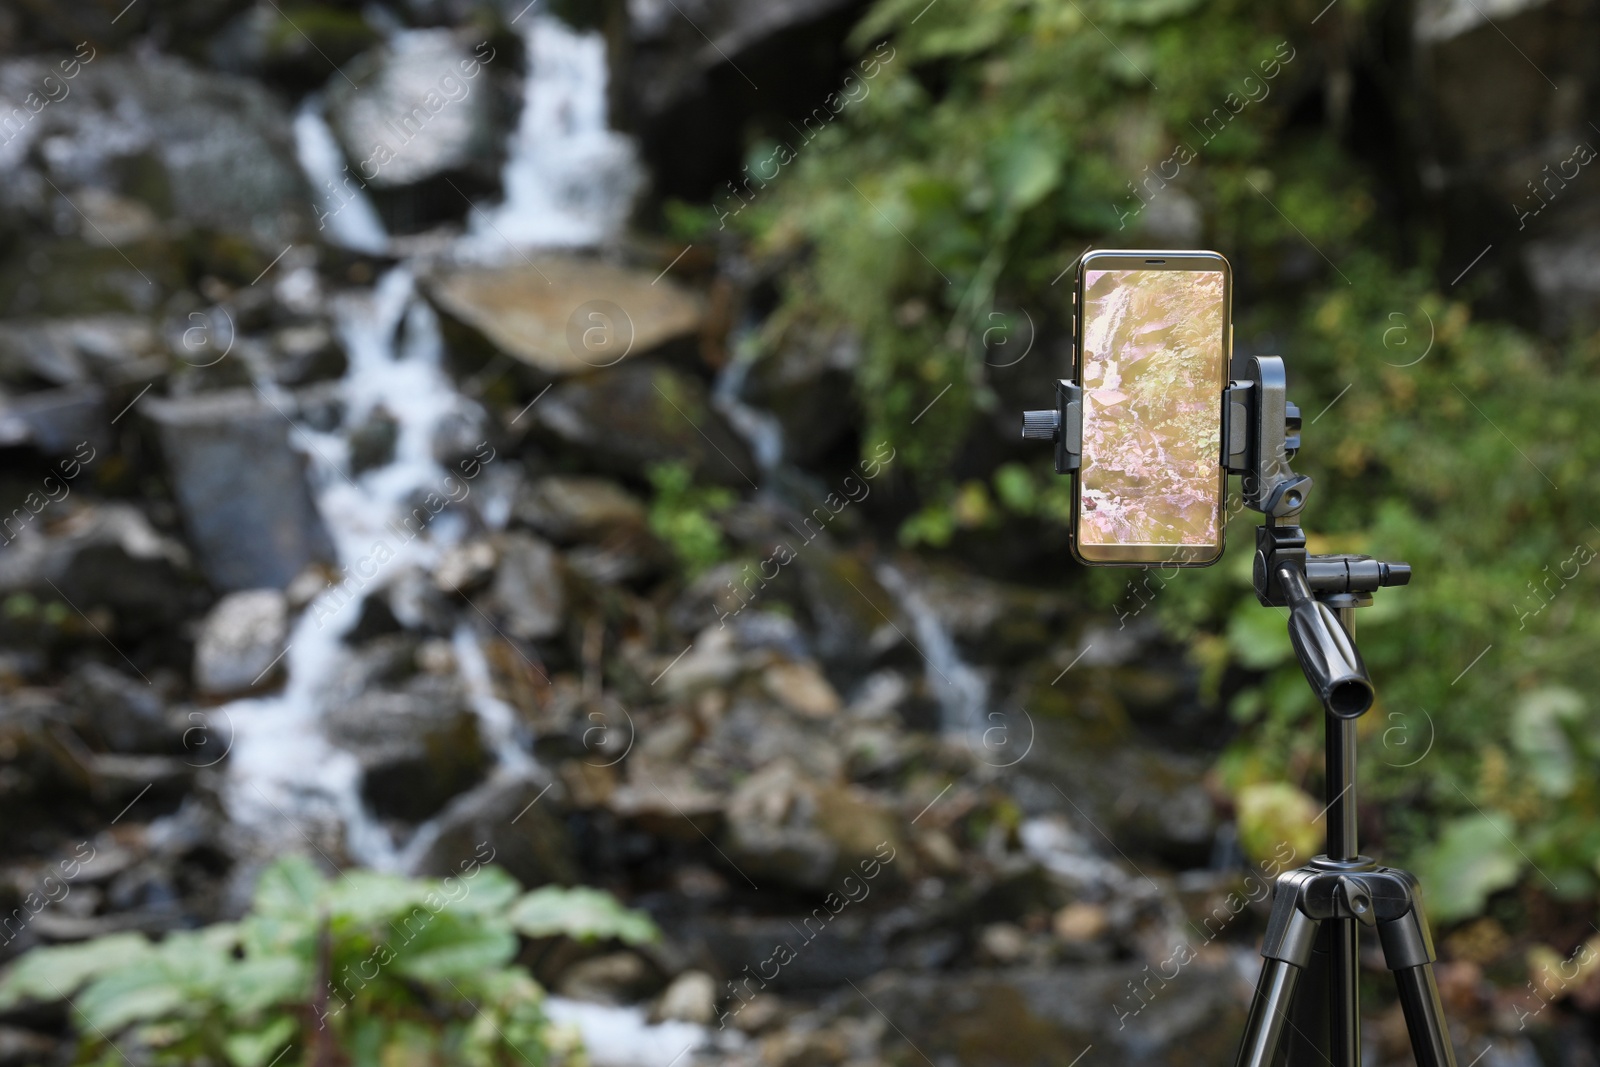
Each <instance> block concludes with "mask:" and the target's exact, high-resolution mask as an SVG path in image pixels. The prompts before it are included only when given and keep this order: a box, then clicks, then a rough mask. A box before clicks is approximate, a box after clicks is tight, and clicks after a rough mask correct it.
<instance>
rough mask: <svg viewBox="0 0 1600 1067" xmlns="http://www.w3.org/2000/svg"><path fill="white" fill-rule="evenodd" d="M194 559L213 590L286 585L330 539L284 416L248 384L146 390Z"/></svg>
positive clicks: (326, 550) (146, 408)
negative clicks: (195, 391)
mask: <svg viewBox="0 0 1600 1067" xmlns="http://www.w3.org/2000/svg"><path fill="white" fill-rule="evenodd" d="M140 408H141V410H142V411H143V412H144V413H145V415H146V416H147V417H148V418H149V419H150V420H151V421H152V422H153V423H154V424H155V426H156V429H157V431H158V433H159V435H160V438H161V446H162V450H163V451H164V452H165V454H166V458H167V468H168V471H169V472H170V475H171V479H172V488H173V494H174V495H175V496H176V497H177V498H178V507H179V509H180V510H181V511H182V512H183V518H184V523H185V525H186V526H187V527H188V530H189V535H190V539H191V541H192V542H193V544H194V546H195V549H196V552H197V553H198V555H199V557H200V568H201V570H202V571H204V572H205V576H206V578H207V579H209V580H210V582H211V584H212V585H214V586H216V587H217V588H218V589H222V590H226V591H230V592H231V591H236V590H240V589H263V588H274V589H282V588H284V587H285V586H287V585H288V584H289V581H290V580H291V579H292V578H294V576H295V575H296V574H298V573H300V571H301V570H302V569H303V568H304V567H305V566H306V564H308V563H311V562H313V561H316V560H327V559H329V558H330V557H331V556H332V554H333V550H332V546H331V544H330V542H329V540H328V534H327V531H326V530H325V529H324V528H323V525H322V520H321V518H320V516H319V515H318V514H317V510H316V508H315V506H314V505H313V504H312V502H311V494H310V492H309V490H308V488H307V486H306V479H305V470H304V464H303V462H302V460H301V457H300V456H299V455H298V454H296V453H295V451H294V449H293V448H291V447H290V443H289V430H290V422H289V419H288V418H287V416H286V415H285V414H284V413H283V412H281V411H279V410H276V409H274V408H273V407H272V406H271V405H269V404H265V403H263V402H262V401H261V400H260V399H259V398H258V397H257V396H256V394H255V393H254V392H251V391H249V390H242V389H241V390H226V391H222V392H217V393H205V394H201V395H198V396H191V397H184V398H181V399H171V400H161V399H156V398H153V397H152V398H147V399H146V400H145V401H144V403H143V404H141V405H140Z"/></svg>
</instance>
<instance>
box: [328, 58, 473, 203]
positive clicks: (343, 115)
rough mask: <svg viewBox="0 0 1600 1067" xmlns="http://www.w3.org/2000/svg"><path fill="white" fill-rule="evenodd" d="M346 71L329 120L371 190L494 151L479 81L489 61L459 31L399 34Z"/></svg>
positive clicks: (336, 83)
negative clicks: (461, 37) (473, 48)
mask: <svg viewBox="0 0 1600 1067" xmlns="http://www.w3.org/2000/svg"><path fill="white" fill-rule="evenodd" d="M490 51H491V52H492V50H490ZM469 71H470V72H471V73H470V74H469V73H468V72H469ZM345 73H346V74H347V75H348V76H349V80H348V81H346V80H344V79H341V78H335V79H333V81H332V82H331V83H330V84H329V86H328V120H329V125H330V126H332V128H333V132H334V134H335V136H337V137H338V139H339V144H340V147H342V148H343V149H344V152H345V156H346V158H347V159H349V160H350V163H351V165H352V166H353V167H358V168H360V170H359V173H360V176H361V179H362V180H363V181H365V182H366V183H367V184H368V185H370V186H372V187H373V188H377V189H392V188H396V187H398V186H402V185H411V184H414V183H416V182H420V181H423V180H425V179H427V178H433V177H437V176H438V175H440V174H445V173H448V172H451V171H457V170H462V169H465V168H467V167H468V166H469V165H471V164H472V163H473V161H474V160H475V159H479V158H482V157H484V156H487V155H491V154H492V152H493V150H494V147H495V141H496V137H495V131H494V128H493V126H492V107H491V102H490V99H489V94H488V93H486V92H482V91H480V88H479V86H478V85H477V84H476V82H477V80H478V78H479V76H480V75H481V74H482V73H483V64H482V62H481V60H480V59H479V58H477V57H475V56H474V55H473V52H472V49H471V48H470V47H469V46H468V45H467V44H466V43H465V42H464V41H463V40H462V39H460V38H459V37H458V36H457V34H455V33H454V32H453V31H451V30H448V29H428V30H408V31H405V32H402V33H398V34H395V35H394V36H393V37H391V38H390V39H389V40H388V41H386V42H385V43H384V44H382V45H380V46H379V47H377V48H375V49H373V50H372V51H370V52H365V53H363V54H361V55H359V56H357V57H356V58H355V59H353V60H351V62H350V63H349V64H347V65H346V67H345Z"/></svg>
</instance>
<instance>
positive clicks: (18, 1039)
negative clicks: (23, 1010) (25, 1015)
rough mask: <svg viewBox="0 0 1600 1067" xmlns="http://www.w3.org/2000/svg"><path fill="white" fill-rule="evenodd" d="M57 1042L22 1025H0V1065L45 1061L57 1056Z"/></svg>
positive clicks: (13, 1066) (21, 1065) (8, 1066)
mask: <svg viewBox="0 0 1600 1067" xmlns="http://www.w3.org/2000/svg"><path fill="white" fill-rule="evenodd" d="M56 1048H57V1046H56V1042H55V1040H54V1039H52V1038H50V1037H46V1036H45V1035H44V1034H40V1033H35V1032H34V1031H32V1030H24V1029H23V1028H22V1027H20V1026H0V1067H24V1065H25V1064H30V1063H45V1062H48V1061H49V1060H52V1059H54V1058H55V1056H56Z"/></svg>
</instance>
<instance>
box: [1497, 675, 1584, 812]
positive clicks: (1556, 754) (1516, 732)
mask: <svg viewBox="0 0 1600 1067" xmlns="http://www.w3.org/2000/svg"><path fill="white" fill-rule="evenodd" d="M1583 712H1584V704H1583V697H1582V696H1580V695H1579V694H1578V693H1577V692H1576V691H1574V690H1571V689H1568V688H1566V687H1564V686H1546V687H1544V688H1542V689H1535V690H1534V691H1533V692H1531V693H1528V694H1527V695H1525V696H1524V697H1523V698H1522V699H1521V700H1519V701H1517V706H1516V707H1515V708H1514V709H1512V712H1511V743H1512V744H1513V745H1514V746H1516V749H1517V751H1518V752H1519V753H1520V754H1521V755H1522V757H1523V759H1525V760H1527V763H1528V770H1529V772H1530V773H1531V774H1532V776H1533V781H1534V784H1535V785H1537V786H1538V787H1539V791H1540V792H1541V793H1543V794H1544V795H1545V796H1549V797H1564V796H1566V795H1567V794H1568V793H1571V792H1572V788H1573V786H1574V785H1576V784H1577V771H1578V757H1577V753H1575V752H1574V751H1573V746H1572V740H1571V738H1570V737H1569V736H1568V734H1567V726H1568V724H1573V723H1578V722H1581V721H1582V719H1583Z"/></svg>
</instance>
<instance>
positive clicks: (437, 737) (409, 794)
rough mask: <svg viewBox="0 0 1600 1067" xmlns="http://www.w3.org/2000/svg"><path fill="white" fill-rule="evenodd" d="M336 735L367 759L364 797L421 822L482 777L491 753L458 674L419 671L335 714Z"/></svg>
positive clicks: (383, 811)
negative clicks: (399, 684)
mask: <svg viewBox="0 0 1600 1067" xmlns="http://www.w3.org/2000/svg"><path fill="white" fill-rule="evenodd" d="M326 728H327V731H328V736H329V738H330V739H331V740H332V741H333V742H334V743H335V744H337V745H339V746H340V747H341V748H345V749H348V750H349V751H351V752H353V753H355V756H356V759H357V760H358V761H359V762H360V763H361V769H362V783H361V795H362V799H364V800H365V801H366V802H367V804H368V805H369V806H370V807H371V808H372V810H373V811H375V812H376V813H378V814H379V815H383V816H389V817H393V818H398V819H404V820H406V821H409V822H420V821H421V820H423V819H426V818H428V817H429V816H431V815H433V814H435V813H436V812H438V811H439V810H440V809H441V808H443V807H444V806H445V804H446V803H448V802H449V801H450V799H451V798H452V797H455V796H457V795H459V794H461V793H463V792H465V791H466V790H468V789H470V788H471V787H472V786H473V785H475V784H477V783H478V782H479V781H481V780H482V778H483V776H484V774H485V772H486V771H487V770H488V766H489V754H488V753H487V752H486V751H485V750H484V747H483V743H482V741H481V740H480V738H479V735H478V719H477V716H476V715H475V714H474V713H473V711H472V709H471V708H470V707H468V705H467V700H466V694H465V692H464V691H463V690H462V689H461V687H460V685H459V684H457V683H456V682H455V681H454V680H453V679H449V678H445V677H442V676H437V675H419V676H418V677H416V678H414V679H412V681H411V682H410V683H408V685H407V686H406V688H405V689H403V690H382V689H379V690H371V691H368V692H365V693H363V694H362V695H360V696H359V697H357V698H356V699H355V700H353V701H350V702H349V703H346V704H340V705H338V706H336V707H334V708H333V709H331V710H330V711H329V713H328V717H327V727H326Z"/></svg>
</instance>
